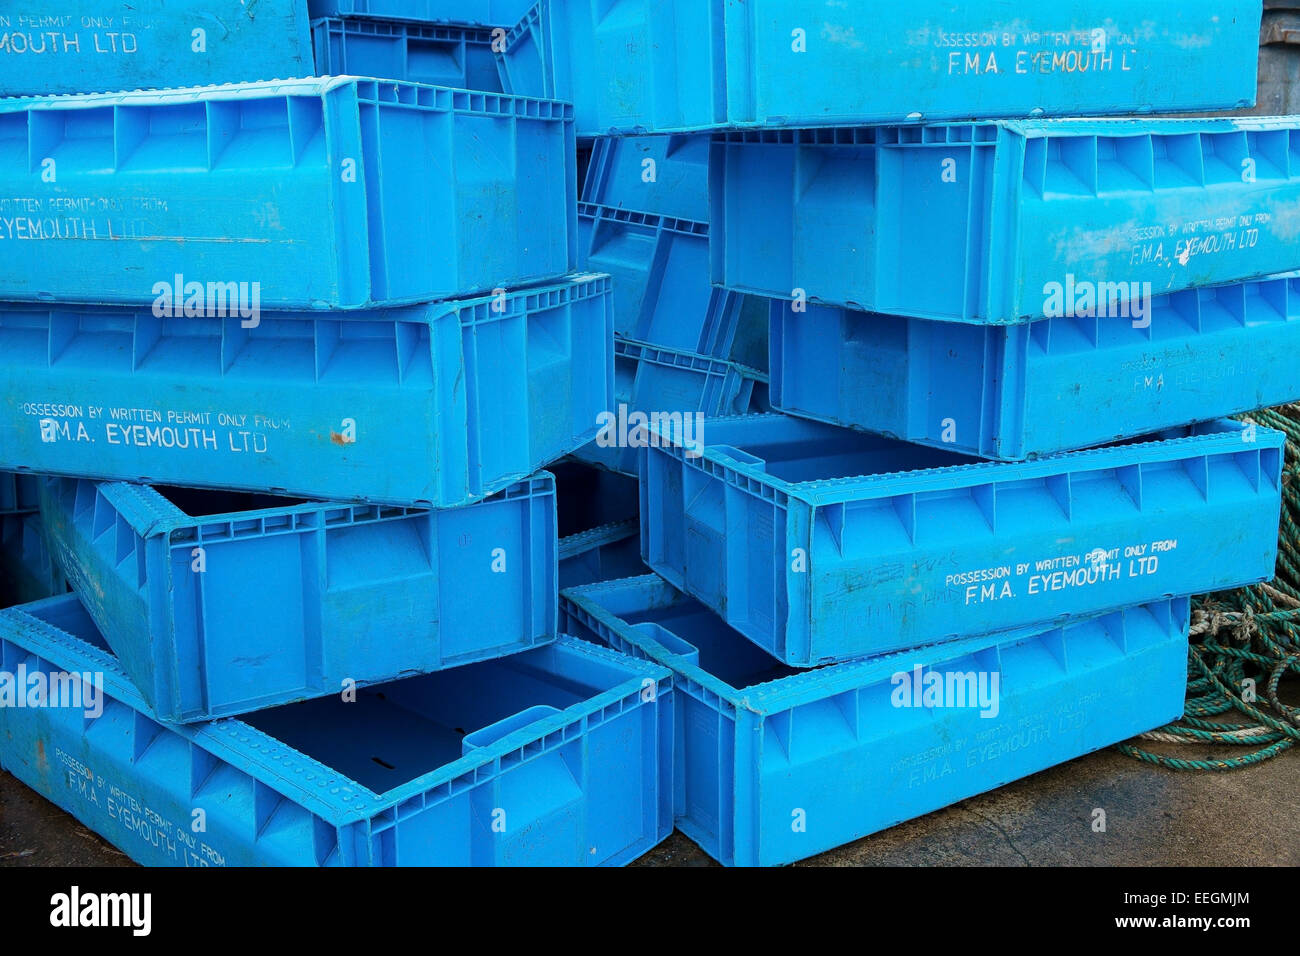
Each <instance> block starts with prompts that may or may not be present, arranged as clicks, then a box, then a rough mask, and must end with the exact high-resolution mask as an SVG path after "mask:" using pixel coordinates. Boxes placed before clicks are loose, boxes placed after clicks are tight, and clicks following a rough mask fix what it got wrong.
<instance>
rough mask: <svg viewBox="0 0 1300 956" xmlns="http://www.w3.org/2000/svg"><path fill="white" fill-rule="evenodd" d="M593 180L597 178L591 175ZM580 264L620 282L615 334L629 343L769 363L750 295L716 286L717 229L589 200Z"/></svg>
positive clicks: (582, 213)
mask: <svg viewBox="0 0 1300 956" xmlns="http://www.w3.org/2000/svg"><path fill="white" fill-rule="evenodd" d="M589 178H590V177H589ZM578 237H579V238H578V242H579V265H580V267H581V268H583V269H588V270H591V271H593V272H606V273H609V275H611V276H612V277H613V278H614V330H615V331H616V332H617V333H618V334H619V335H621V336H623V337H624V338H628V339H632V340H634V341H637V342H652V343H654V344H655V345H658V346H661V347H663V348H668V349H677V350H678V351H682V352H696V353H698V354H700V355H707V356H711V357H713V358H720V359H724V360H726V361H735V362H741V363H743V364H748V365H753V366H755V367H757V366H759V365H765V364H766V361H767V355H766V351H767V328H766V322H765V321H764V318H763V316H762V315H761V314H755V313H754V312H753V311H751V310H750V309H748V308H747V302H746V298H747V297H746V296H743V295H737V294H735V293H733V292H728V291H726V290H725V289H715V288H714V287H713V286H711V285H710V284H709V280H708V275H709V224H708V223H707V222H696V221H693V220H686V219H672V218H668V217H665V216H658V215H654V214H651V213H644V212H640V211H638V210H632V209H614V208H611V207H608V206H598V205H592V204H590V203H583V204H582V205H580V206H579V208H578Z"/></svg>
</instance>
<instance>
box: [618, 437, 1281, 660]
mask: <svg viewBox="0 0 1300 956" xmlns="http://www.w3.org/2000/svg"><path fill="white" fill-rule="evenodd" d="M662 431H664V432H668V433H666V434H661V435H660V436H659V439H658V440H653V439H652V440H651V442H650V444H649V446H648V447H647V449H646V451H645V452H644V453H643V455H642V459H641V461H642V472H641V555H642V557H643V558H644V560H645V562H646V564H647V565H648V566H649V567H650V568H651V569H652V570H654V571H656V572H658V573H659V574H661V575H662V576H663V577H665V578H666V579H667V580H668V581H669V582H670V583H671V584H673V585H674V586H675V587H677V588H678V589H679V590H683V591H686V592H687V593H689V594H691V595H692V596H693V597H695V598H697V599H698V600H699V601H700V602H701V603H703V604H704V605H706V606H707V607H710V608H712V609H713V610H714V611H715V612H717V613H718V614H719V615H721V616H722V617H723V618H724V619H725V620H726V621H727V623H729V624H730V625H731V626H732V627H734V628H735V629H736V630H738V631H740V632H741V633H742V634H744V635H745V636H746V637H748V638H749V639H750V640H751V641H753V642H754V643H755V644H757V645H758V646H759V647H761V648H763V649H764V650H766V651H767V652H768V653H769V654H772V655H773V656H774V657H776V658H778V659H780V660H781V661H783V662H785V663H786V664H789V665H791V666H794V667H808V666H813V665H817V664H823V663H829V662H832V661H840V660H848V659H851V658H855V657H862V656H865V655H868V654H879V653H885V652H889V651H895V650H899V649H902V648H907V647H918V646H921V645H923V644H928V643H932V642H935V641H941V640H948V639H953V638H958V637H976V636H979V635H983V634H990V633H994V632H997V631H1002V630H1008V629H1011V628H1015V627H1028V626H1034V625H1038V624H1043V623H1046V622H1050V621H1058V620H1061V619H1063V618H1065V617H1067V616H1078V615H1084V614H1092V613H1098V612H1102V611H1108V610H1113V609H1114V608H1119V607H1128V606H1132V605H1135V604H1141V603H1145V602H1149V601H1154V600H1160V599H1163V598H1166V597H1169V596H1171V595H1190V594H1202V593H1209V592H1212V591H1219V590H1224V589H1227V588H1231V587H1238V586H1241V585H1246V584H1254V583H1257V582H1259V581H1264V580H1268V579H1270V578H1272V576H1273V570H1274V564H1275V562H1276V559H1277V524H1278V518H1279V515H1280V512H1281V507H1282V502H1281V470H1282V452H1283V443H1284V436H1283V435H1282V434H1281V433H1280V432H1274V431H1271V430H1269V429H1261V428H1256V427H1248V426H1244V425H1242V424H1241V423H1239V422H1234V421H1228V420H1223V421H1217V422H1210V423H1207V424H1203V425H1194V426H1190V427H1187V428H1182V429H1171V430H1169V431H1166V432H1162V433H1158V434H1157V435H1153V436H1149V437H1148V438H1146V439H1145V440H1141V441H1135V442H1129V443H1126V444H1119V445H1114V446H1110V447H1105V448H1099V449H1093V450H1089V451H1081V452H1072V453H1070V454H1066V455H1057V456H1054V457H1051V458H1044V459H1040V460H1038V461H1035V462H1025V463H1016V464H1006V463H996V462H994V463H989V462H979V461H975V460H973V459H970V458H965V457H963V456H960V455H955V454H952V453H949V452H940V451H938V450H936V449H930V448H925V447H922V446H919V445H910V444H907V443H903V442H898V441H893V440H890V439H885V438H877V437H873V436H869V435H864V434H862V433H860V432H853V431H848V430H846V429H842V428H835V427H833V426H830V425H824V424H821V423H818V422H808V421H801V420H798V419H794V418H788V417H785V416H782V415H752V416H748V417H741V418H730V419H717V420H712V421H706V422H705V423H704V429H703V436H702V440H700V439H699V436H696V437H697V444H696V445H695V446H694V447H692V448H690V449H685V448H683V445H682V442H681V439H680V437H674V436H673V435H672V434H671V432H669V430H667V429H663V430H662Z"/></svg>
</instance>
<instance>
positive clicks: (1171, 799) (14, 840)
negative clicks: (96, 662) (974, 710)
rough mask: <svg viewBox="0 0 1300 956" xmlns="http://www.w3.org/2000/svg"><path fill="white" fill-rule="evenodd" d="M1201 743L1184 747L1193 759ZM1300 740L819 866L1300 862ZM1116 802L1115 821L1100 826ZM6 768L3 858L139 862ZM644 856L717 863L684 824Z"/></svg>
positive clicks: (1125, 779)
mask: <svg viewBox="0 0 1300 956" xmlns="http://www.w3.org/2000/svg"><path fill="white" fill-rule="evenodd" d="M1197 751H1198V748H1195V747H1192V748H1186V749H1183V750H1180V751H1179V755H1180V756H1185V757H1188V758H1191V759H1196V758H1200V757H1205V756H1209V755H1210V754H1209V751H1203V752H1197ZM1298 777H1300V749H1297V750H1292V751H1289V752H1287V753H1285V754H1283V755H1282V756H1281V757H1279V758H1277V759H1276V760H1273V761H1270V762H1268V763H1265V764H1261V765H1258V766H1256V767H1253V768H1250V769H1248V770H1243V771H1237V772H1235V773H1226V774H1187V773H1176V772H1174V771H1168V770H1161V769H1159V768H1156V767H1150V766H1147V765H1145V764H1141V763H1138V762H1137V761H1135V760H1131V759H1129V758H1128V757H1125V756H1122V755H1120V754H1118V753H1116V752H1114V751H1109V750H1108V751H1102V752H1100V753H1095V754H1091V755H1089V756H1087V757H1082V758H1080V759H1078V760H1075V761H1072V762H1071V763H1068V764H1064V765H1062V766H1060V767H1055V768H1053V769H1051V770H1046V771H1044V772H1042V773H1039V774H1035V775H1034V776H1032V777H1028V778H1026V779H1024V780H1021V781H1019V782H1017V783H1014V784H1011V785H1009V786H1006V787H1003V788H1002V789H1000V790H996V791H994V792H992V793H988V794H984V795H983V796H979V797H974V798H972V799H970V800H966V801H963V802H962V803H959V804H956V805H955V806H952V807H949V808H947V809H945V810H941V811H939V812H938V813H932V814H930V815H929V816H926V817H922V818H920V819H918V820H912V821H910V822H908V823H903V824H900V825H899V826H896V827H894V828H893V829H890V830H886V831H885V832H883V833H877V834H875V835H874V836H870V837H867V838H866V839H864V840H859V841H858V842H857V843H853V844H850V845H848V846H845V847H841V848H840V849H838V850H833V851H831V852H830V853H825V854H823V855H822V856H819V857H816V858H815V859H812V860H810V861H808V863H807V864H805V865H815V866H1065V865H1082V866H1143V865H1145V866H1198V865H1201V866H1215V865H1217V866H1287V865H1289V866H1300V786H1298V785H1297V784H1298V783H1300V780H1298ZM1097 808H1100V809H1103V810H1105V811H1106V823H1107V827H1106V832H1105V833H1094V832H1093V830H1092V820H1093V810H1094V809H1097ZM130 865H132V864H131V861H130V860H129V859H127V857H126V856H124V855H123V854H121V853H119V852H118V851H117V850H115V849H113V847H112V846H110V845H109V844H107V843H105V842H104V841H103V840H101V839H100V838H99V837H97V836H95V834H93V833H91V832H90V831H89V830H87V829H86V828H85V827H83V826H81V825H80V824H79V823H77V821H76V820H74V819H73V818H72V817H70V816H68V815H67V814H65V813H63V812H62V811H60V810H59V809H58V808H56V807H55V806H54V805H53V804H51V803H49V802H47V801H46V800H44V799H43V798H41V797H39V796H37V795H36V794H35V793H33V792H32V791H31V790H28V789H27V788H26V787H24V786H23V785H22V784H21V783H19V782H18V781H17V780H15V779H14V778H13V777H11V776H10V775H9V774H7V773H0V866H130ZM637 865H640V866H710V865H712V861H711V860H710V859H709V858H708V857H707V856H705V854H704V853H703V852H701V851H700V849H699V848H698V847H696V846H695V844H693V843H692V842H691V841H690V840H688V839H687V838H686V837H685V836H683V835H682V834H680V833H674V834H673V835H672V836H671V837H670V838H669V839H668V840H667V841H666V842H665V843H663V844H661V845H660V846H659V847H657V848H656V849H654V850H653V851H651V852H650V853H648V854H646V855H645V856H644V857H642V858H641V860H640V861H638V864H637Z"/></svg>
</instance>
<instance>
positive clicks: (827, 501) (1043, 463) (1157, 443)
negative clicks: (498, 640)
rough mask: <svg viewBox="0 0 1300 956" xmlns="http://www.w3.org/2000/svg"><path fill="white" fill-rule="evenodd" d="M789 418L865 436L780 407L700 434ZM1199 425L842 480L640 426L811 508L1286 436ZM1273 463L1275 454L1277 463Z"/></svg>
mask: <svg viewBox="0 0 1300 956" xmlns="http://www.w3.org/2000/svg"><path fill="white" fill-rule="evenodd" d="M777 420H780V421H795V422H800V423H802V424H805V425H808V426H815V427H817V428H819V429H835V430H837V431H842V432H844V433H845V434H848V435H854V436H856V437H857V438H858V439H859V440H869V439H870V438H871V436H869V435H866V434H864V433H861V432H854V431H852V430H850V429H846V428H839V427H838V426H834V425H829V424H826V423H824V422H813V421H806V420H804V419H798V418H795V417H793V416H788V415H782V414H780V413H760V414H754V415H728V416H723V417H719V418H709V419H705V421H704V427H705V430H706V433H707V429H708V426H709V425H710V424H715V425H717V424H731V423H735V422H741V421H745V422H750V423H752V424H754V425H756V424H758V423H760V422H772V421H777ZM1200 424H1209V425H1215V426H1218V427H1220V428H1221V431H1219V432H1215V433H1210V434H1205V435H1188V436H1184V437H1182V438H1165V439H1161V438H1159V437H1154V436H1147V437H1146V439H1145V440H1142V441H1131V442H1128V443H1126V444H1122V445H1118V446H1116V445H1112V446H1108V447H1102V448H1090V449H1084V450H1082V451H1068V452H1060V453H1058V454H1055V455H1046V456H1044V457H1042V458H1035V459H1031V460H1029V461H1018V462H1006V461H978V462H972V463H970V464H965V465H946V466H944V467H942V468H924V469H918V470H915V471H898V472H889V473H886V474H879V475H854V476H846V477H842V478H829V479H822V480H818V481H806V482H790V481H786V480H784V479H781V478H778V477H776V476H775V475H772V474H769V473H767V472H765V471H761V470H760V469H758V468H756V467H755V466H754V465H751V464H748V463H746V462H740V461H736V460H735V459H734V458H731V457H730V456H729V455H727V454H726V453H725V452H720V451H718V450H717V446H714V445H710V444H708V443H707V441H706V442H705V443H704V444H703V446H702V447H697V451H698V452H699V453H698V454H696V455H688V454H686V449H685V446H684V445H683V444H682V443H681V442H680V441H679V440H678V439H677V437H676V434H675V430H674V429H673V428H672V424H671V423H656V422H653V421H651V422H649V423H648V424H647V425H646V427H647V429H649V430H650V431H651V432H652V433H653V434H654V435H656V436H658V439H659V440H658V441H657V442H655V441H652V442H651V443H650V446H649V448H650V450H651V451H654V450H658V451H660V452H663V453H666V454H670V455H672V456H673V457H674V458H678V459H681V460H683V461H685V462H686V464H688V465H693V466H694V467H696V468H698V467H700V463H701V462H708V463H709V464H710V465H712V466H714V467H718V468H722V469H724V470H726V471H729V472H731V473H733V474H736V475H739V476H743V477H744V478H746V479H749V480H751V481H753V482H756V483H757V484H760V485H763V486H766V487H768V488H771V489H773V490H775V491H777V492H780V493H781V494H784V495H785V496H786V497H787V498H790V499H793V500H795V501H800V502H803V503H804V504H807V505H810V506H812V507H822V506H827V505H837V504H850V503H853V502H856V501H862V500H864V499H865V500H875V499H880V498H892V497H897V496H899V495H910V494H924V493H927V492H931V491H951V490H954V489H957V488H970V487H976V486H979V485H985V484H999V483H1002V482H1014V481H1025V480H1033V479H1038V478H1049V477H1055V476H1058V475H1061V474H1063V473H1065V474H1074V473H1078V472H1081V471H1096V470H1104V469H1106V468H1108V467H1111V468H1120V467H1132V466H1135V465H1141V464H1148V463H1151V462H1152V461H1153V460H1152V459H1149V458H1143V459H1142V460H1140V461H1129V462H1115V461H1111V459H1114V458H1115V457H1116V456H1117V454H1118V453H1119V452H1120V450H1121V449H1122V450H1134V449H1136V450H1138V451H1139V452H1141V451H1142V450H1147V451H1149V450H1150V449H1153V448H1157V447H1158V448H1165V449H1171V450H1172V452H1171V453H1170V454H1167V455H1161V456H1160V457H1159V458H1158V459H1155V460H1158V461H1165V462H1167V461H1175V460H1183V459H1186V458H1197V457H1201V456H1203V455H1207V454H1222V453H1226V452H1229V451H1238V452H1240V451H1251V450H1259V449H1265V448H1267V449H1273V450H1276V451H1278V452H1279V453H1280V452H1281V451H1282V450H1283V448H1284V447H1285V445H1286V436H1285V435H1283V434H1282V433H1281V432H1279V431H1274V430H1273V429H1271V428H1267V427H1264V426H1256V432H1255V434H1256V440H1255V441H1254V442H1251V443H1246V442H1244V441H1243V440H1242V439H1241V437H1240V436H1241V435H1242V433H1244V432H1245V430H1246V428H1247V425H1245V424H1244V423H1242V422H1239V421H1235V420H1233V419H1229V418H1220V419H1215V420H1212V421H1210V422H1202V423H1200ZM887 440H889V441H894V442H899V443H900V444H908V443H907V442H902V441H901V440H900V439H887ZM1054 465H1067V466H1069V467H1055V468H1054V467H1053V466H1054ZM1278 466H1279V469H1280V467H1281V460H1280V458H1279V461H1278ZM1269 481H1270V482H1271V483H1274V484H1276V483H1277V479H1276V478H1275V477H1274V476H1273V475H1270V476H1269Z"/></svg>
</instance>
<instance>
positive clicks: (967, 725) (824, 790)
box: [561, 575, 1189, 866]
mask: <svg viewBox="0 0 1300 956" xmlns="http://www.w3.org/2000/svg"><path fill="white" fill-rule="evenodd" d="M561 609H562V614H563V617H564V619H565V620H566V622H567V623H568V625H569V626H571V627H572V628H573V629H574V632H575V633H577V634H579V635H582V636H590V637H594V638H595V639H597V640H600V641H602V642H604V643H607V644H609V645H610V646H612V647H613V648H615V649H616V650H620V651H623V652H624V653H627V654H631V655H633V656H636V657H645V658H648V659H650V660H652V661H655V662H657V663H660V664H663V665H665V666H666V667H669V668H670V669H671V670H672V671H673V679H674V690H673V696H674V698H675V700H676V703H675V706H676V708H677V716H676V726H677V742H676V746H675V757H674V766H675V771H674V772H675V790H676V799H675V817H676V821H677V827H678V829H680V830H681V831H682V832H683V833H685V834H686V835H687V836H688V837H690V838H691V839H692V840H694V841H695V842H696V843H698V844H699V845H700V847H701V848H702V849H703V850H704V851H705V852H706V853H708V854H709V855H710V856H711V857H713V858H714V859H716V860H718V861H719V862H721V863H724V864H726V865H735V866H772V865H778V864H783V863H792V862H794V861H795V860H801V859H805V858H807V857H809V856H812V855H814V854H816V853H821V852H824V851H826V850H830V849H832V848H834V847H836V846H840V845H842V844H845V843H850V842H852V841H853V840H857V839H859V838H861V837H863V836H866V835H867V834H870V833H874V832H876V831H878V830H883V829H885V828H887V827H890V826H893V825H894V824H896V823H900V822H902V821H903V820H908V819H911V818H913V817H918V816H921V815H922V814H925V813H930V812H932V811H934V810H937V809H939V808H941V807H945V806H948V805H950V804H952V803H956V802H957V801H959V800H964V799H966V798H967V797H972V796H974V795H976V794H978V793H983V792H985V791H987V790H992V789H994V788H995V787H999V786H1002V785H1003V784H1006V783H1009V782H1010V781H1012V780H1015V779H1018V778H1020V777H1024V776H1028V775H1029V774H1032V773H1036V772H1038V771H1040V770H1043V769H1045V768H1047V767H1050V766H1053V765H1055V764H1058V763H1062V762H1064V761H1066V760H1071V759H1073V758H1075V757H1079V756H1082V755H1083V754H1085V753H1089V752H1090V751H1093V750H1097V749H1099V748H1101V747H1105V746H1109V745H1110V744H1113V743H1117V742H1119V741H1121V740H1124V739H1126V738H1128V737H1131V736H1133V735H1135V734H1138V733H1143V732H1145V731H1147V730H1150V729H1151V728H1153V727H1158V726H1161V725H1162V724H1165V723H1167V722H1169V721H1171V720H1174V719H1176V718H1178V717H1179V716H1181V715H1182V712H1183V697H1184V691H1185V686H1186V680H1187V622H1188V613H1189V608H1188V601H1187V599H1186V598H1179V599H1175V600H1172V601H1169V600H1165V601H1158V602H1154V603H1151V604H1149V605H1147V606H1143V607H1134V608H1129V609H1127V610H1123V611H1117V612H1115V613H1112V614H1110V615H1106V616H1100V617H1095V618H1089V619H1082V620H1071V621H1067V622H1065V623H1064V624H1063V625H1062V626H1060V627H1059V628H1056V629H1043V630H1041V631H1034V630H1019V631H1013V632H1008V633H1004V634H1000V635H997V636H996V637H986V638H982V639H967V640H962V641H957V642H954V643H950V644H941V645H936V646H932V647H926V648H920V649H914V650H908V651H905V652H903V653H901V654H894V655H885V656H881V657H874V658H865V659H862V660H857V661H850V662H848V663H843V664H835V665H832V666H829V667H824V668H819V669H816V670H808V671H792V670H790V669H789V668H787V667H785V666H783V665H782V664H781V663H780V662H779V661H777V660H776V659H774V658H772V657H770V656H768V655H767V654H765V653H763V652H762V651H761V650H759V649H758V648H756V647H753V646H752V645H750V644H748V643H747V642H746V641H745V639H744V638H743V637H741V636H740V635H739V634H737V633H736V632H735V631H733V630H731V629H730V628H728V627H727V626H726V625H725V624H723V622H722V621H721V620H719V619H718V618H717V617H716V615H714V614H713V613H712V612H711V611H709V610H708V609H707V608H705V607H703V606H702V605H700V604H699V603H698V602H696V601H694V600H693V599H691V598H689V597H687V596H686V595H683V594H681V593H680V592H677V591H675V590H673V589H672V588H671V587H670V586H669V585H668V584H667V583H665V582H664V581H662V580H661V579H659V578H657V577H655V576H654V575H647V576H645V577H641V578H634V579H631V580H626V581H616V582H608V583H605V584H596V585H592V586H589V587H582V588H574V589H571V590H568V591H565V592H564V594H563V595H561ZM995 677H996V678H997V683H996V684H995V683H994V680H993V679H994V678H995ZM918 678H919V682H918ZM935 680H938V681H941V683H940V684H939V686H941V687H944V688H945V696H943V697H942V698H939V699H938V702H939V703H940V704H942V706H937V707H929V706H921V703H923V702H924V697H921V696H915V695H913V693H912V692H913V691H916V692H917V693H918V694H923V693H924V688H926V687H927V686H929V685H930V684H931V683H933V682H934V681H935ZM909 681H910V682H909ZM949 687H951V688H953V689H954V693H953V694H952V696H951V697H948V696H947V693H946V688H949ZM918 701H920V702H918ZM798 811H802V818H796V817H795V816H794V815H795V814H796V813H797V812H798ZM796 819H801V820H802V822H803V823H804V827H803V828H802V829H799V828H796V827H794V826H792V823H794V822H796Z"/></svg>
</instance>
